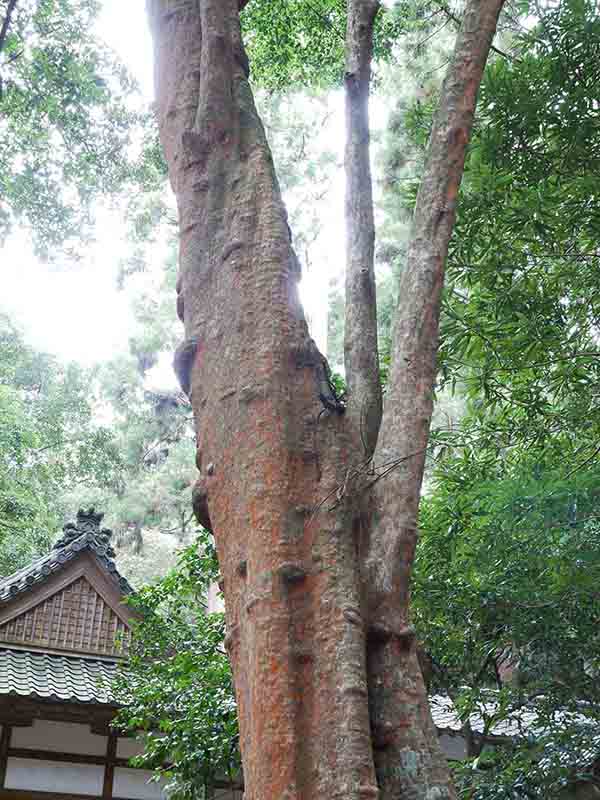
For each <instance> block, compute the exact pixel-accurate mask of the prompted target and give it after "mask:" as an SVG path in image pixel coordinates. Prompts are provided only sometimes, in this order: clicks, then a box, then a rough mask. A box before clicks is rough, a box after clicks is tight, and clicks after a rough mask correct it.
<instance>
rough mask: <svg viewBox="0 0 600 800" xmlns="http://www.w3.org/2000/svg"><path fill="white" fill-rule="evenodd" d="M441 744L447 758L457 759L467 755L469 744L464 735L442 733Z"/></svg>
mask: <svg viewBox="0 0 600 800" xmlns="http://www.w3.org/2000/svg"><path fill="white" fill-rule="evenodd" d="M440 744H441V746H442V750H443V751H444V755H445V756H446V758H449V759H452V760H454V761H456V760H457V759H463V758H466V757H467V745H466V742H465V740H464V739H463V737H462V736H461V735H460V734H459V735H458V736H450V735H449V734H447V733H442V734H440Z"/></svg>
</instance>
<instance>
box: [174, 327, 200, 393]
mask: <svg viewBox="0 0 600 800" xmlns="http://www.w3.org/2000/svg"><path fill="white" fill-rule="evenodd" d="M197 350H198V337H197V336H192V337H191V339H186V340H185V341H184V342H182V343H181V344H180V345H179V347H178V348H177V350H175V356H174V357H173V369H174V370H175V374H176V375H177V380H178V381H179V385H180V386H181V389H182V391H183V392H185V394H186V395H187V396H188V397H190V396H191V388H192V366H193V364H194V358H195V357H196V352H197Z"/></svg>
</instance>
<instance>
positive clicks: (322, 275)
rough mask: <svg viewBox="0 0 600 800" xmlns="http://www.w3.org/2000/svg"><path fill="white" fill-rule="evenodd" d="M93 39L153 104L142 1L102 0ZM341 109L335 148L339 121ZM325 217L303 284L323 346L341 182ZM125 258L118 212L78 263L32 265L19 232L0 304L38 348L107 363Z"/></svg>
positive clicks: (2, 278)
mask: <svg viewBox="0 0 600 800" xmlns="http://www.w3.org/2000/svg"><path fill="white" fill-rule="evenodd" d="M103 5H104V8H103V12H102V15H101V18H100V21H99V34H100V35H101V36H102V37H103V38H104V39H105V41H107V42H108V43H109V45H110V46H111V47H112V48H113V49H114V50H116V52H117V53H118V54H119V55H120V57H121V58H122V59H123V61H124V62H125V63H126V64H127V65H128V67H129V68H130V70H131V71H132V73H133V74H134V75H135V76H136V78H137V79H138V81H139V83H140V86H141V88H142V91H143V93H144V95H145V96H146V97H147V98H148V99H151V98H152V95H153V80H152V45H151V39H150V32H149V30H148V24H147V20H146V12H145V0H104V4H103ZM341 111H342V109H341V104H340V120H339V126H338V125H337V124H336V125H335V126H334V127H336V128H337V127H339V130H340V135H339V136H336V139H337V141H336V142H335V144H334V146H336V147H338V148H340V147H341V141H340V138H341V139H343V133H342V131H343V128H342V125H343V122H342V119H341ZM325 217H326V218H325V219H323V227H324V228H325V229H326V230H327V231H328V234H327V235H326V236H325V237H323V238H322V241H321V243H320V244H319V247H318V249H317V250H316V251H315V254H316V255H318V258H315V259H313V260H314V262H315V263H314V264H313V266H312V268H311V270H310V273H309V274H308V275H307V276H305V278H304V279H303V287H302V296H303V299H304V301H305V305H306V307H307V313H308V316H309V318H311V320H312V323H313V326H312V328H313V336H314V337H315V338H316V339H317V341H318V343H319V346H320V347H322V348H323V349H324V347H325V342H324V340H323V339H324V335H325V329H326V304H327V290H328V282H329V278H330V277H331V276H332V275H334V274H336V273H338V272H339V270H340V268H341V267H342V266H343V251H344V245H343V182H342V180H340V182H339V184H338V185H336V186H335V187H334V191H333V192H332V193H331V196H330V197H329V202H328V205H327V209H326V211H325ZM125 254H126V246H125V242H124V240H123V231H122V229H121V227H120V224H119V219H118V217H117V216H116V215H114V214H113V215H111V214H110V213H108V212H103V213H101V214H100V218H99V224H98V229H97V243H96V245H95V246H93V247H92V248H90V250H89V251H87V252H86V253H85V254H84V258H83V260H82V263H81V264H80V265H79V266H77V267H73V266H69V267H63V268H56V267H49V266H48V265H46V264H40V263H38V262H37V261H36V259H35V257H34V256H33V254H32V252H31V248H30V247H29V245H28V242H27V238H26V236H24V235H21V236H14V237H13V238H12V239H11V241H10V242H9V243H8V244H7V245H6V247H5V249H4V252H3V253H2V254H1V261H2V271H1V275H0V306H2V307H4V308H6V309H7V310H9V311H10V312H12V313H13V315H14V316H15V317H16V318H17V320H18V321H19V322H20V323H21V325H22V326H23V327H24V328H25V329H26V331H27V334H28V338H29V340H30V341H31V342H32V344H34V345H35V346H36V347H38V348H41V349H44V350H46V351H48V352H52V353H55V354H56V355H58V356H60V357H61V358H63V359H74V360H77V361H81V362H82V363H85V364H92V363H95V362H97V361H101V360H105V359H108V358H110V357H112V356H113V355H115V354H116V353H118V352H123V351H125V350H126V349H127V340H128V336H129V334H130V333H131V318H130V306H129V304H130V300H131V292H132V291H134V287H130V288H129V290H128V292H119V291H118V290H117V288H116V273H117V268H118V262H119V259H120V258H121V257H122V256H123V255H125Z"/></svg>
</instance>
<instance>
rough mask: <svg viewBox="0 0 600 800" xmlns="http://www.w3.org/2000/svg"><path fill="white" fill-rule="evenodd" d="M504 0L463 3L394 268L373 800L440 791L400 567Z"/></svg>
mask: <svg viewBox="0 0 600 800" xmlns="http://www.w3.org/2000/svg"><path fill="white" fill-rule="evenodd" d="M503 2H504V0H467V4H466V8H465V13H464V18H463V22H462V24H461V28H460V31H459V33H458V37H457V41H456V46H455V52H454V57H453V60H452V63H451V65H450V67H449V69H448V73H447V75H446V79H445V81H444V85H443V87H442V91H441V101H440V107H439V109H438V112H437V114H436V117H435V120H434V125H433V130H432V133H431V139H430V143H429V149H428V154H427V159H426V166H425V172H424V175H423V179H422V181H421V186H420V188H419V193H418V197H417V204H416V208H415V213H414V218H413V223H412V235H411V240H410V243H409V248H408V257H407V262H406V265H405V268H404V271H403V273H402V277H401V282H400V291H399V303H398V309H397V311H396V322H395V330H394V337H393V347H392V364H391V371H390V381H389V386H388V390H387V395H386V402H385V409H384V413H383V419H382V423H381V429H380V433H379V437H378V441H377V448H376V450H375V454H374V460H373V463H374V470H375V472H376V474H377V475H378V476H380V477H379V479H378V480H377V482H376V484H375V486H374V487H373V491H372V494H371V498H370V500H371V513H372V520H373V524H372V526H371V530H370V545H369V553H368V557H367V561H366V568H365V576H366V583H367V587H368V588H367V591H368V594H369V616H370V619H371V624H372V625H374V626H375V629H376V630H377V631H379V633H378V635H377V637H376V642H374V644H373V646H372V647H370V648H369V678H368V680H369V688H370V702H371V715H372V719H373V728H374V738H375V740H376V741H377V740H381V743H382V744H381V746H380V747H377V748H376V751H375V752H376V764H377V776H378V781H379V786H380V788H381V798H382V800H384V799H385V800H387V799H388V798H389V799H390V800H391V798H394V799H395V798H401V797H402V798H405V797H406V798H409V797H410V798H421V797H422V798H426V800H430V798H431V799H432V798H444V797H449V796H451V795H450V794H449V793H448V791H447V789H446V786H447V775H446V770H445V769H441V763H442V762H441V760H440V757H439V747H438V743H437V737H436V734H435V730H434V728H433V725H432V722H431V719H430V714H429V710H428V708H427V700H426V693H425V688H424V685H423V680H422V677H421V672H420V669H419V665H418V661H417V654H416V648H415V642H414V636H413V632H412V629H411V628H410V625H409V620H408V605H409V585H410V573H411V569H412V564H413V558H414V552H415V547H416V542H417V514H418V506H419V497H420V492H421V482H422V478H423V468H424V464H425V455H426V449H427V441H428V436H429V427H430V421H431V413H432V408H433V389H434V386H435V377H436V355H437V349H438V324H439V314H440V304H441V292H442V287H443V282H444V265H445V261H446V256H447V253H448V244H449V242H450V237H451V235H452V229H453V227H454V220H455V216H456V205H457V198H458V191H459V187H460V182H461V179H462V175H463V169H464V162H465V154H466V148H467V144H468V142H469V139H470V137H471V131H472V127H473V118H474V114H475V106H476V102H477V92H478V90H479V85H480V83H481V78H482V76H483V70H484V68H485V64H486V61H487V57H488V54H489V50H490V46H491V44H492V39H493V37H494V33H495V31H496V25H497V22H498V16H499V14H500V11H501V9H502V5H503Z"/></svg>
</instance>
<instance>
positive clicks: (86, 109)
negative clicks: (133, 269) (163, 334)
mask: <svg viewBox="0 0 600 800" xmlns="http://www.w3.org/2000/svg"><path fill="white" fill-rule="evenodd" d="M99 9H100V4H99V3H98V2H97V1H96V0H39V1H38V0H2V2H0V195H1V197H2V200H1V202H0V237H1V238H4V237H5V236H6V235H7V233H8V232H9V231H10V230H11V229H14V227H15V226H16V225H17V224H19V225H20V226H23V225H26V226H27V228H28V229H29V231H30V234H31V236H32V240H33V243H34V244H35V246H36V248H37V251H38V253H39V254H40V255H43V256H46V257H47V256H49V255H51V254H52V253H53V251H55V250H56V248H57V247H60V248H66V249H67V251H68V252H69V253H70V254H71V255H74V254H75V250H74V249H73V247H74V244H75V243H76V242H78V241H81V239H82V238H85V237H86V236H89V235H90V234H91V232H92V229H93V210H94V200H95V199H98V198H100V197H102V198H104V199H106V198H107V197H109V196H114V195H115V194H116V193H118V191H119V190H121V189H122V188H123V187H124V186H125V185H127V184H130V183H131V182H135V183H136V184H137V185H139V184H140V182H142V183H144V182H145V181H151V179H152V174H151V172H148V170H147V166H148V163H147V161H146V160H142V161H140V162H137V161H136V150H135V148H134V147H133V142H132V139H133V137H132V131H133V130H134V129H135V130H138V131H139V129H140V126H142V125H143V124H144V120H146V121H147V122H149V119H148V117H147V116H146V115H145V111H144V109H143V108H142V107H141V104H140V103H139V101H138V102H137V103H136V102H134V88H135V86H134V83H133V80H132V78H131V76H130V75H129V74H128V73H127V71H126V69H125V68H124V67H123V65H122V64H119V63H118V61H117V60H116V59H115V57H114V56H113V54H112V53H111V52H110V50H109V49H108V48H107V47H106V46H105V45H104V44H103V43H102V42H101V41H100V40H99V39H98V36H97V34H96V33H95V31H94V23H95V21H96V18H97V16H98V13H99Z"/></svg>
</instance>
